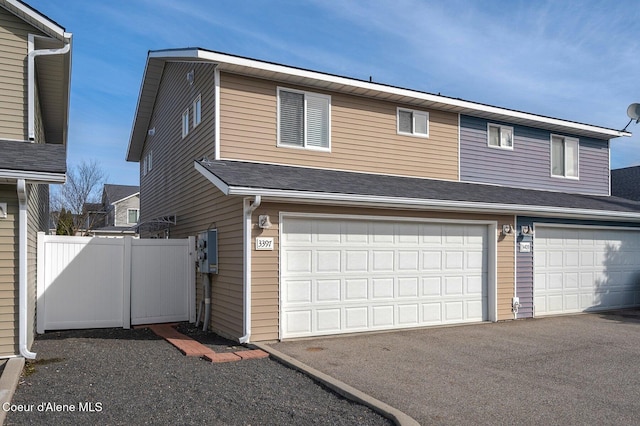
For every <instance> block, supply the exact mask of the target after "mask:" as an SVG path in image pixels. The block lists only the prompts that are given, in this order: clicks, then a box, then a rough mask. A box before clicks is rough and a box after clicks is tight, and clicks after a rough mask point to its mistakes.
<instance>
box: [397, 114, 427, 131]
mask: <svg viewBox="0 0 640 426" xmlns="http://www.w3.org/2000/svg"><path fill="white" fill-rule="evenodd" d="M397 131H398V133H399V134H403V135H412V136H420V137H429V113H428V112H425V111H414V110H411V109H404V108H398V130H397Z"/></svg>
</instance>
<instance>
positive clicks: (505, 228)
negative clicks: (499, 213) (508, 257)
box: [502, 224, 513, 235]
mask: <svg viewBox="0 0 640 426" xmlns="http://www.w3.org/2000/svg"><path fill="white" fill-rule="evenodd" d="M511 234H513V226H512V225H511V224H506V225H502V235H511Z"/></svg>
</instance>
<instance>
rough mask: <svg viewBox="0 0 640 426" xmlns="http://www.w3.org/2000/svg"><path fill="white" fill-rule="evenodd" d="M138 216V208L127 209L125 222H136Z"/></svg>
mask: <svg viewBox="0 0 640 426" xmlns="http://www.w3.org/2000/svg"><path fill="white" fill-rule="evenodd" d="M139 216H140V209H127V223H129V224H133V223H138V218H139Z"/></svg>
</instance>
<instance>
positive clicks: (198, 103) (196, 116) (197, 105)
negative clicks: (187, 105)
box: [193, 95, 202, 127]
mask: <svg viewBox="0 0 640 426" xmlns="http://www.w3.org/2000/svg"><path fill="white" fill-rule="evenodd" d="M201 121H202V97H201V96H200V95H198V97H197V98H196V100H195V101H193V127H196V126H197V125H198V124H200V122H201Z"/></svg>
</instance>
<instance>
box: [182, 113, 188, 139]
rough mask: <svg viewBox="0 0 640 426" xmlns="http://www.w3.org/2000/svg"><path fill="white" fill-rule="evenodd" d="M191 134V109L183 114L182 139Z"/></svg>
mask: <svg viewBox="0 0 640 426" xmlns="http://www.w3.org/2000/svg"><path fill="white" fill-rule="evenodd" d="M188 134H189V109H186V110H185V111H184V112H183V113H182V137H183V138H184V137H185V136H187V135H188Z"/></svg>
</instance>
